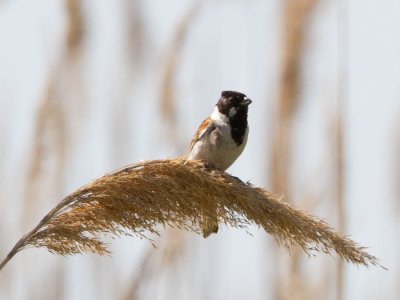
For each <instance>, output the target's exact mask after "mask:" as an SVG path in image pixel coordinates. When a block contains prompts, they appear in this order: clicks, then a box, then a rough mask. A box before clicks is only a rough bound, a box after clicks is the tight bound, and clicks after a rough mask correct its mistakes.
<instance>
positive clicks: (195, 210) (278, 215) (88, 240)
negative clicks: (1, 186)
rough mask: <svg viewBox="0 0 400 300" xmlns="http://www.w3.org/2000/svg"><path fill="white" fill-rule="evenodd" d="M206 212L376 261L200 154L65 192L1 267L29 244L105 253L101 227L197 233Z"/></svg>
mask: <svg viewBox="0 0 400 300" xmlns="http://www.w3.org/2000/svg"><path fill="white" fill-rule="evenodd" d="M210 217H212V218H215V217H217V218H218V220H219V222H220V223H225V224H226V225H230V226H233V227H237V228H243V227H246V226H248V225H249V224H256V225H258V226H260V227H262V228H264V229H265V231H267V232H268V233H269V234H272V235H273V236H274V237H275V239H276V240H277V241H278V243H279V244H281V245H283V246H285V247H288V248H289V247H291V246H293V245H294V244H299V245H300V246H301V247H302V248H303V250H304V251H306V252H307V253H310V251H312V250H315V251H320V252H325V253H330V252H332V251H335V252H336V253H337V254H338V255H339V257H340V258H342V259H343V260H345V261H348V262H352V263H354V264H361V265H366V266H368V265H379V264H378V261H377V258H376V257H374V256H372V255H370V254H368V253H367V252H365V250H364V248H363V247H360V246H358V245H357V244H356V243H354V242H353V241H351V240H350V239H347V238H345V237H343V236H341V235H339V234H338V233H336V232H335V231H333V230H332V229H331V228H330V227H329V226H328V225H327V224H326V223H325V222H323V221H321V220H319V219H317V218H314V217H311V216H308V215H307V214H305V213H303V212H301V211H299V210H296V209H294V208H292V207H291V206H290V205H289V204H287V203H285V202H282V201H281V200H280V199H279V198H278V197H277V196H275V195H273V194H272V193H270V192H268V191H266V190H264V189H261V188H257V187H253V186H252V185H251V184H249V183H244V182H242V181H241V180H239V179H238V178H236V177H233V176H231V175H229V174H227V173H225V172H221V171H215V170H209V169H207V168H206V166H205V165H204V164H203V163H202V162H201V161H187V160H186V159H169V160H168V159H167V160H155V161H146V162H142V163H138V164H135V165H132V166H128V167H126V168H124V169H121V170H118V171H115V172H113V173H111V174H108V175H105V176H103V177H101V178H99V179H97V180H94V181H92V182H90V183H89V184H87V185H85V186H83V187H82V188H80V189H79V190H77V191H76V192H74V193H72V194H71V195H69V196H67V197H66V198H64V200H62V201H61V202H60V203H59V204H58V205H57V206H56V207H55V208H54V209H53V210H51V211H50V212H49V213H48V214H47V215H46V216H45V217H44V218H43V219H42V220H41V221H40V223H39V224H38V225H37V226H36V227H35V228H34V229H33V230H32V231H31V232H29V233H28V234H26V235H25V236H24V237H22V238H21V239H20V241H19V242H18V243H17V244H16V245H15V247H14V248H13V249H12V251H11V252H10V253H9V254H8V256H7V257H6V259H5V260H4V261H3V262H2V263H1V264H0V270H1V268H2V267H4V265H5V264H6V263H7V262H8V261H9V260H10V259H11V258H12V257H13V256H14V255H15V254H16V253H18V252H19V251H21V250H23V249H25V248H27V247H45V248H47V249H48V250H49V251H50V252H53V253H56V254H60V255H71V254H78V253H84V252H94V253H97V254H100V255H104V254H107V253H109V250H108V249H107V247H106V244H105V243H104V242H103V241H102V239H101V237H102V236H103V235H104V234H109V235H111V236H121V235H136V236H138V237H140V238H146V239H149V240H151V239H150V238H149V237H148V234H149V233H150V234H158V233H159V230H160V228H161V227H166V226H172V227H178V228H183V229H186V230H189V231H194V232H196V233H200V232H201V230H202V228H203V227H204V226H205V225H206V222H207V220H209V218H210Z"/></svg>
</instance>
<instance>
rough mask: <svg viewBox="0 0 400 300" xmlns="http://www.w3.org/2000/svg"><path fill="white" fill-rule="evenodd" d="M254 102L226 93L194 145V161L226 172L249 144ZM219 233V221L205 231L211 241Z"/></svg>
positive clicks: (195, 138) (210, 222) (213, 222)
mask: <svg viewBox="0 0 400 300" xmlns="http://www.w3.org/2000/svg"><path fill="white" fill-rule="evenodd" d="M251 102H252V101H251V100H250V99H249V98H248V97H247V96H246V95H245V94H242V93H239V92H234V91H223V92H222V93H221V98H220V99H219V100H218V102H217V104H216V105H215V108H214V111H213V113H212V114H211V116H210V117H208V118H207V119H205V120H204V121H203V122H202V123H201V124H200V127H199V129H198V130H197V132H196V134H195V135H194V137H193V140H192V143H191V144H190V154H189V157H188V159H190V160H203V161H204V162H205V163H206V164H207V166H208V167H209V168H210V169H216V170H221V171H225V170H226V169H228V168H229V167H230V166H231V165H232V164H233V163H234V161H235V160H236V159H237V158H238V157H239V155H240V154H241V153H242V152H243V149H244V147H245V146H246V143H247V135H248V133H249V127H248V124H247V112H248V106H249V105H250V103H251ZM217 231H218V221H217V220H209V224H207V225H206V228H203V236H204V237H208V236H209V235H210V234H211V233H216V232H217Z"/></svg>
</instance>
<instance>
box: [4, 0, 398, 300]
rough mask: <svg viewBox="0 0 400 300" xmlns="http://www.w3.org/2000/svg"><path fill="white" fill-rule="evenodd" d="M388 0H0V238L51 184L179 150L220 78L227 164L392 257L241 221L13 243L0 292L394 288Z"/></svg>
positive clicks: (41, 210)
mask: <svg viewBox="0 0 400 300" xmlns="http://www.w3.org/2000/svg"><path fill="white" fill-rule="evenodd" d="M399 15H400V2H399V1H398V0H382V1H379V2H376V1H373V0H336V1H327V0H247V1H244V0H229V1H228V0H221V1H212V0H208V1H206V0H203V1H197V0H191V1H189V0H169V1H155V0H146V1H144V0H114V1H105V0H96V1H94V0H85V1H80V0H58V1H55V0H36V1H29V0H2V1H0V141H1V146H0V241H1V242H0V254H1V259H2V258H3V257H4V256H5V255H6V253H7V252H8V251H9V250H10V249H11V248H12V246H13V245H14V244H15V243H16V242H17V240H18V239H19V238H20V237H21V236H22V235H23V234H24V233H26V232H27V231H28V230H30V229H32V227H33V226H35V225H36V224H37V222H38V221H39V220H40V219H41V217H42V216H44V214H45V213H47V212H48V211H49V210H50V209H51V208H52V207H54V206H55V205H56V203H58V202H59V201H60V200H61V199H62V198H63V197H64V196H66V195H67V194H69V193H71V192H72V191H74V190H75V189H77V188H78V187H80V186H81V185H83V184H85V183H87V182H88V181H89V180H91V179H93V178H96V177H99V176H101V175H103V174H105V173H106V172H110V171H112V170H114V169H116V168H119V167H121V166H124V165H127V164H130V163H134V162H138V161H140V160H145V159H158V158H165V157H175V156H181V155H184V154H186V153H187V150H188V145H189V144H190V140H191V138H192V136H193V134H194V132H195V130H196V129H197V126H198V125H199V124H200V122H201V121H202V120H203V119H204V118H205V117H207V116H208V115H209V114H210V113H211V111H212V109H213V106H214V104H215V103H216V101H217V100H218V98H219V95H220V92H221V91H222V90H226V89H230V90H237V91H241V92H244V93H245V94H247V95H248V96H249V97H250V98H251V99H253V104H252V105H251V106H250V111H249V123H250V135H249V141H248V144H247V147H246V149H245V151H244V153H243V154H242V155H241V157H240V158H239V159H238V161H237V162H236V163H235V164H234V165H233V166H232V167H231V168H230V169H229V170H228V172H230V173H231V174H233V175H234V176H238V177H240V178H241V179H242V180H245V181H247V180H250V181H251V182H252V183H254V184H255V185H258V186H263V187H265V188H267V189H269V190H271V191H273V192H275V193H278V194H282V195H283V196H284V199H285V201H288V202H291V203H293V205H294V206H296V207H297V208H300V209H302V210H305V211H308V212H310V213H312V214H313V215H316V216H319V217H321V218H323V219H324V220H326V221H328V222H329V223H330V224H331V225H332V226H333V227H334V228H335V229H337V230H338V231H340V232H341V233H343V234H346V235H348V236H349V237H351V238H352V239H354V240H355V241H357V242H358V243H360V244H361V245H364V246H366V247H368V251H369V252H370V253H371V254H373V255H376V256H377V257H379V258H380V260H381V263H382V264H383V265H384V266H386V267H387V268H389V271H384V270H381V269H379V268H374V267H372V268H369V269H367V268H365V267H356V266H353V265H348V264H345V263H343V262H341V261H339V260H338V259H337V258H336V257H335V256H330V255H324V254H320V255H317V256H315V257H308V256H307V255H305V254H304V253H302V251H301V250H299V249H297V248H294V249H292V250H291V251H290V252H289V251H287V250H285V249H280V248H278V246H277V244H276V242H275V240H274V239H273V238H272V237H270V236H269V235H267V234H266V233H265V232H263V231H262V230H260V229H259V228H256V227H250V228H249V229H248V231H247V232H246V231H245V230H238V229H233V228H227V227H224V226H222V228H220V232H219V233H218V234H217V235H213V236H211V237H210V238H208V239H205V240H204V239H203V238H202V237H201V236H197V235H195V234H193V233H187V232H183V231H178V230H171V229H167V230H163V231H162V234H161V236H160V237H154V239H155V242H156V244H157V248H154V247H152V246H151V244H150V243H149V242H148V241H142V240H139V239H138V238H123V239H117V240H110V241H109V242H110V247H111V249H112V251H113V256H112V257H97V256H95V255H82V256H74V257H67V258H64V257H60V256H56V255H52V254H50V253H49V252H47V251H46V250H45V249H29V250H26V251H23V252H21V253H20V254H18V255H17V256H16V257H15V258H14V259H13V260H12V261H10V263H9V264H8V265H7V266H6V267H5V269H3V271H2V272H1V273H0V299H33V300H34V299H398V297H400V282H399V278H400V257H399V253H400V243H399V242H400V239H399V238H400V236H399V232H400V231H399V230H400V221H399V216H400V180H399V177H400V18H399V17H398V16H399Z"/></svg>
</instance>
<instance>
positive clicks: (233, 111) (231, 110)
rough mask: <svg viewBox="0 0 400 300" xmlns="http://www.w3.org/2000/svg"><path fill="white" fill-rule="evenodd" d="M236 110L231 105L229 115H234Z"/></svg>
mask: <svg viewBox="0 0 400 300" xmlns="http://www.w3.org/2000/svg"><path fill="white" fill-rule="evenodd" d="M236 113H237V110H236V108H234V107H231V109H229V117H230V118H232V117H233V116H234V115H236Z"/></svg>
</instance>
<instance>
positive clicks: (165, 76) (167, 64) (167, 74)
mask: <svg viewBox="0 0 400 300" xmlns="http://www.w3.org/2000/svg"><path fill="white" fill-rule="evenodd" d="M203 2H204V0H193V2H192V4H190V5H189V7H188V9H187V11H186V12H185V13H184V14H183V16H182V17H181V19H180V20H179V22H178V25H177V26H176V28H175V31H174V34H173V37H172V39H171V41H170V43H169V45H168V48H167V50H166V54H165V58H164V60H163V67H162V70H161V85H160V96H159V97H160V98H159V99H160V109H161V116H162V118H163V119H164V120H165V121H167V122H168V125H169V126H168V131H169V135H171V134H172V135H174V136H176V135H179V132H178V129H177V126H176V109H175V100H176V93H175V79H176V75H177V72H178V68H179V62H180V61H181V54H182V49H183V46H184V45H185V41H186V39H187V36H188V34H189V30H190V28H191V26H192V24H193V23H194V20H195V18H196V15H197V14H198V13H199V11H200V5H201V4H202V3H203Z"/></svg>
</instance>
